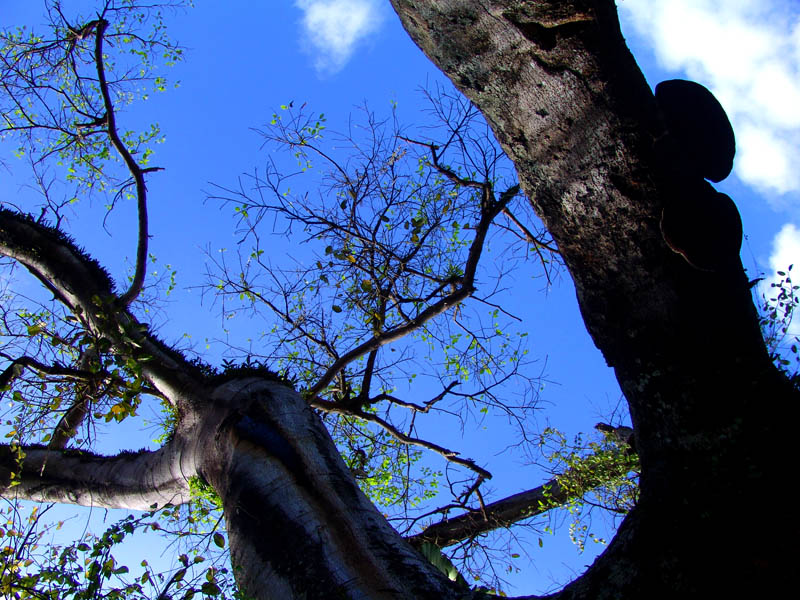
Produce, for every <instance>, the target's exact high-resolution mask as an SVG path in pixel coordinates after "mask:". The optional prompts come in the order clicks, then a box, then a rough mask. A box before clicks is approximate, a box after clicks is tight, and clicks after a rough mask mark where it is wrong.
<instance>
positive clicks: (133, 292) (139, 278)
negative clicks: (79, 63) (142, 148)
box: [94, 19, 151, 306]
mask: <svg viewBox="0 0 800 600" xmlns="http://www.w3.org/2000/svg"><path fill="white" fill-rule="evenodd" d="M107 27H108V21H106V20H105V19H100V20H99V22H98V23H97V27H96V30H95V50H94V61H95V67H96V68H97V80H98V84H99V87H100V93H101V94H102V96H103V104H104V106H105V111H106V113H105V124H106V127H107V132H108V137H109V138H110V139H111V144H112V145H113V146H114V148H115V149H116V151H117V152H118V153H119V155H120V156H121V157H122V160H123V161H124V162H125V166H126V167H127V168H128V171H130V174H131V176H132V177H133V179H134V181H135V182H136V200H137V212H138V215H139V241H138V244H137V248H136V270H135V272H134V274H133V280H132V281H131V285H130V287H129V288H128V290H127V291H126V292H125V293H124V294H122V296H120V297H119V303H120V304H121V305H122V306H128V305H129V304H130V303H131V302H133V301H134V300H135V299H136V298H137V297H138V296H139V293H140V292H141V291H142V286H143V285H144V278H145V274H146V270H147V243H148V223H147V186H146V185H145V182H144V173H145V171H144V170H143V169H142V168H141V167H140V166H139V165H138V164H137V162H136V160H135V159H134V158H133V156H132V155H131V153H130V151H129V150H128V149H127V148H126V147H125V143H124V142H123V141H122V140H121V139H120V137H119V132H118V131H117V120H116V114H115V112H114V103H113V102H112V100H111V94H110V92H109V89H108V82H107V81H106V73H105V67H104V64H103V35H104V34H105V31H106V28H107ZM148 170H151V169H148Z"/></svg>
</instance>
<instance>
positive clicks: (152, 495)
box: [0, 440, 195, 510]
mask: <svg viewBox="0 0 800 600" xmlns="http://www.w3.org/2000/svg"><path fill="white" fill-rule="evenodd" d="M184 446H185V444H184V443H181V442H179V441H178V440H173V441H171V442H170V443H168V444H167V445H165V446H164V447H163V448H160V449H159V450H157V451H155V452H148V451H146V450H140V451H139V452H131V453H121V454H119V455H117V456H113V457H108V456H98V455H95V454H91V453H88V452H81V451H74V450H72V451H62V450H51V449H46V448H42V447H39V446H22V447H17V446H8V445H5V444H3V445H0V495H2V496H9V495H16V496H17V497H18V498H22V499H24V500H33V501H37V502H60V503H65V504H78V505H82V506H97V507H103V508H126V509H130V510H150V509H151V508H153V505H158V506H159V507H160V506H164V505H166V504H182V503H184V502H188V501H189V484H188V479H189V477H191V476H192V475H194V474H195V469H194V466H193V465H192V461H190V460H185V457H184V456H183V454H184ZM20 450H21V451H22V453H23V456H22V459H21V465H22V466H21V469H20V461H19V459H18V455H17V452H18V451H20Z"/></svg>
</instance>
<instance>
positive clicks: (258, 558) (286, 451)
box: [198, 379, 464, 599]
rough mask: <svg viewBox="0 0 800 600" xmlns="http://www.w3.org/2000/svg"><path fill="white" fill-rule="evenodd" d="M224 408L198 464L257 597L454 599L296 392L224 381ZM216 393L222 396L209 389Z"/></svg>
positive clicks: (454, 592) (234, 556)
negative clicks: (358, 481)
mask: <svg viewBox="0 0 800 600" xmlns="http://www.w3.org/2000/svg"><path fill="white" fill-rule="evenodd" d="M227 390H228V393H227V394H222V395H227V396H228V397H229V402H230V406H231V407H232V410H231V412H230V413H229V414H228V416H227V417H226V418H225V419H224V420H223V421H222V422H221V424H220V425H219V427H218V429H217V433H216V435H212V436H210V437H209V438H206V439H207V440H211V439H213V443H207V444H206V450H205V453H204V458H203V460H202V466H201V467H200V468H199V469H198V473H199V474H200V475H201V476H202V477H204V478H205V479H206V481H208V483H210V484H211V485H212V486H213V487H214V489H215V490H216V491H217V492H218V493H219V495H220V496H221V498H222V501H223V506H224V510H225V518H226V522H227V527H228V532H229V535H230V547H231V561H232V563H233V565H234V568H235V569H236V578H237V582H238V583H239V585H240V586H241V587H242V589H243V590H244V591H245V592H246V593H247V594H250V595H252V596H253V597H255V598H259V599H261V598H264V599H266V598H270V599H281V598H286V599H290V598H364V599H381V598H385V599H394V598H421V599H424V598H431V599H440V598H458V597H460V595H461V593H462V592H463V591H464V590H459V589H458V588H457V587H456V586H455V585H453V584H451V582H450V581H449V580H448V579H447V578H446V577H445V576H444V575H443V574H442V573H440V572H439V571H438V570H436V569H435V568H434V567H433V566H432V565H431V564H430V563H428V562H427V561H426V560H425V559H424V558H423V557H422V555H421V554H419V552H417V551H416V550H415V549H414V548H412V547H411V545H410V544H408V543H407V542H406V541H405V540H404V539H403V538H402V537H400V535H399V534H398V533H397V532H396V531H394V530H393V529H392V528H391V526H390V525H389V524H388V522H387V521H386V519H385V518H384V517H383V516H382V515H381V514H380V513H379V512H378V510H377V509H376V508H375V506H373V504H372V503H371V502H370V501H369V500H368V499H367V497H366V496H365V495H364V494H363V493H362V492H361V490H360V489H359V488H358V486H357V485H356V483H355V480H354V478H353V476H352V473H351V472H350V471H349V469H348V468H347V466H346V465H345V464H344V461H342V459H341V457H340V456H339V452H338V450H337V449H336V446H335V445H334V444H333V441H332V440H331V438H330V435H329V434H328V432H327V430H326V429H325V426H324V425H323V423H322V421H321V419H320V418H319V417H318V415H317V414H316V413H315V412H314V410H313V409H312V408H310V407H309V406H308V404H307V403H306V402H305V401H303V400H302V398H301V397H300V395H299V394H298V393H296V392H295V391H293V390H291V389H290V388H288V387H285V386H284V385H282V384H278V383H273V382H265V381H264V380H260V379H249V380H236V381H234V382H231V383H230V384H227ZM217 396H221V395H220V394H219V393H217Z"/></svg>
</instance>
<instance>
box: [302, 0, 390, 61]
mask: <svg viewBox="0 0 800 600" xmlns="http://www.w3.org/2000/svg"><path fill="white" fill-rule="evenodd" d="M295 6H297V8H299V9H300V10H301V11H303V18H302V25H303V32H304V36H305V39H304V44H305V46H306V48H307V49H308V50H309V52H311V53H312V55H313V57H314V66H315V67H316V69H317V70H318V71H319V72H321V73H328V74H330V73H335V72H336V71H339V70H340V69H341V68H342V67H344V66H345V64H346V63H347V61H348V60H349V59H350V57H351V56H352V55H353V52H354V51H355V49H356V48H357V47H358V45H359V43H360V42H362V41H363V40H364V39H366V38H367V37H368V36H369V35H370V34H372V33H374V32H376V31H377V30H378V28H379V27H380V24H381V11H380V9H379V6H378V2H377V1H376V0H296V1H295Z"/></svg>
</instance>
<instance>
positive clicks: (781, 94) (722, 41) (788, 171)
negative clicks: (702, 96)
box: [618, 0, 800, 195]
mask: <svg viewBox="0 0 800 600" xmlns="http://www.w3.org/2000/svg"><path fill="white" fill-rule="evenodd" d="M618 6H619V11H620V16H621V17H622V19H623V24H626V23H627V24H630V25H632V26H633V28H634V29H635V30H636V32H637V34H638V35H640V36H641V37H642V38H643V39H645V40H647V41H649V42H650V44H651V47H652V48H653V52H654V54H655V57H656V59H657V60H658V62H659V64H660V65H661V66H662V67H663V68H664V69H666V70H670V71H685V72H686V73H687V74H688V76H689V77H690V78H692V79H695V80H697V81H699V82H701V83H703V84H705V85H707V86H708V87H709V88H710V89H711V90H712V91H713V92H714V94H715V95H716V96H717V98H718V99H719V100H720V102H721V103H722V105H723V106H724V107H725V109H726V111H727V112H728V116H729V117H730V119H731V122H732V123H733V127H734V131H735V132H736V145H737V155H736V161H735V169H736V174H737V175H738V176H739V178H740V179H741V180H742V181H744V182H746V183H748V184H750V185H752V186H753V187H755V188H756V189H758V190H759V191H761V192H769V193H771V194H772V195H775V194H787V193H798V192H800V153H799V152H798V148H800V5H798V4H793V3H792V2H787V1H786V0H783V1H780V0H622V1H621V2H619V4H618Z"/></svg>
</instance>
